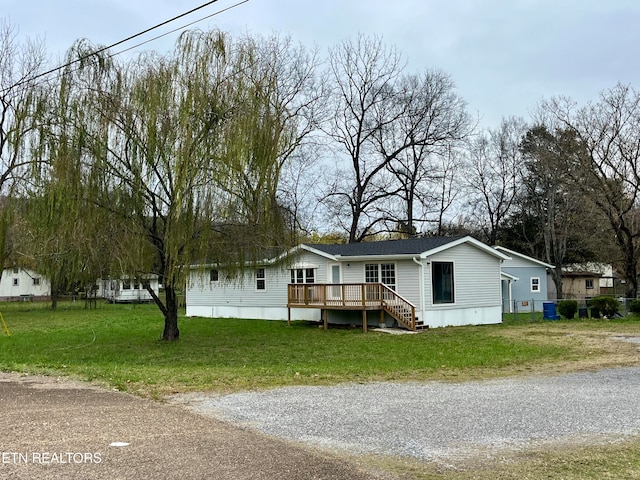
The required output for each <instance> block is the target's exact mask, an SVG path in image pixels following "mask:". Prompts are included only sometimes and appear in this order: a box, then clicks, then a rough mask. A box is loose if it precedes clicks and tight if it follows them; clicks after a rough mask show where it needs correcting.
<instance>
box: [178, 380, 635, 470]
mask: <svg viewBox="0 0 640 480" xmlns="http://www.w3.org/2000/svg"><path fill="white" fill-rule="evenodd" d="M177 400H178V401H179V402H181V403H187V404H188V405H189V407H190V408H191V409H193V410H195V411H198V412H200V413H206V414H210V415H214V416H215V417H217V418H220V419H223V420H227V421H231V422H234V423H240V424H244V425H246V426H249V427H251V428H254V429H257V430H259V431H262V432H264V433H267V434H269V435H273V436H276V437H281V438H284V439H288V440H294V441H301V442H304V443H307V444H309V445H312V446H321V447H325V448H329V449H334V448H337V449H347V450H348V451H350V452H353V453H382V454H390V455H398V456H408V457H414V458H418V459H423V460H431V461H447V460H448V459H452V458H457V459H461V458H465V457H468V456H471V455H474V454H478V452H486V454H488V455H490V454H491V453H492V452H494V453H495V452H496V451H500V450H504V449H507V450H513V449H520V448H522V447H526V446H530V445H536V444H546V443H548V442H572V443H573V442H581V443H584V442H587V443H589V442H590V443H598V442H602V441H611V440H614V439H616V438H620V437H622V436H627V435H637V434H638V433H640V368H637V367H633V368H620V369H610V370H603V371H599V372H589V373H574V374H568V375H562V376H557V377H534V378H518V379H513V378H510V379H500V380H492V381H481V382H465V383H458V384H449V383H440V382H427V383H376V384H364V385H361V384H350V385H340V386H334V387H287V388H278V389H275V390H269V391H264V392H243V393H237V394H232V395H225V396H219V397H213V396H211V397H207V396H206V395H200V396H197V395H195V396H194V395H191V396H183V397H181V398H179V399H177Z"/></svg>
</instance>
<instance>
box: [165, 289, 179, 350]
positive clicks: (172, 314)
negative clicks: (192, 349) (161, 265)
mask: <svg viewBox="0 0 640 480" xmlns="http://www.w3.org/2000/svg"><path fill="white" fill-rule="evenodd" d="M165 296H166V298H165V308H164V310H163V314H164V332H162V340H164V341H167V342H175V341H176V340H178V339H179V338H180V330H178V299H177V296H176V291H175V289H174V288H173V286H168V285H165Z"/></svg>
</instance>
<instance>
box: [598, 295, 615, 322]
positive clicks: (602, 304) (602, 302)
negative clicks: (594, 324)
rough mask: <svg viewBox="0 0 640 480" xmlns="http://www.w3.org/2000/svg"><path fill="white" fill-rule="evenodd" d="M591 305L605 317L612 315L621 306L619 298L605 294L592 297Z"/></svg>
mask: <svg viewBox="0 0 640 480" xmlns="http://www.w3.org/2000/svg"><path fill="white" fill-rule="evenodd" d="M591 307H592V308H595V309H596V310H597V311H598V312H600V313H601V314H602V315H604V316H605V317H612V316H614V315H615V314H616V313H617V312H618V309H619V308H620V302H619V301H618V299H617V298H613V297H605V296H604V295H601V296H599V297H593V298H592V299H591Z"/></svg>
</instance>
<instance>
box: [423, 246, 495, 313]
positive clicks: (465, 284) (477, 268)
mask: <svg viewBox="0 0 640 480" xmlns="http://www.w3.org/2000/svg"><path fill="white" fill-rule="evenodd" d="M427 262H453V263H454V283H455V303H454V304H447V303H444V304H434V303H433V292H432V283H431V281H432V279H431V268H430V267H431V265H428V266H426V268H425V269H424V274H425V281H424V287H425V301H426V302H427V309H429V308H435V309H451V308H463V307H488V306H496V305H497V306H501V305H502V300H501V296H502V295H501V283H500V260H499V259H498V258H496V257H494V256H492V255H489V254H488V253H486V252H484V251H482V250H480V249H478V248H476V247H474V246H473V245H470V244H466V243H463V244H461V245H458V246H455V247H452V248H450V249H447V250H444V251H442V252H440V253H437V254H435V255H432V256H430V257H429V258H428V259H427ZM427 323H428V322H427Z"/></svg>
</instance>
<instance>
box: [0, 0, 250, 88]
mask: <svg viewBox="0 0 640 480" xmlns="http://www.w3.org/2000/svg"><path fill="white" fill-rule="evenodd" d="M218 1H219V0H211V1H209V2H206V3H203V4H202V5H200V6H198V7H195V8H192V9H191V10H189V11H187V12H184V13H181V14H180V15H176V16H175V17H173V18H170V19H169V20H165V21H163V22H161V23H158V24H156V25H154V26H153V27H149V28H147V29H145V30H143V31H141V32H138V33H136V34H134V35H130V36H129V37H127V38H125V39H123V40H119V41H117V42H115V43H112V44H111V45H108V46H106V47H102V48H100V49H98V50H96V51H94V52H91V53H89V54H87V55H83V56H81V57H79V58H76V59H74V60H72V61H70V62H67V63H65V64H62V65H59V66H57V67H55V68H52V69H50V70H47V71H45V72H42V73H39V74H38V75H35V76H33V77H29V78H27V79H23V80H21V81H19V82H17V83H15V84H13V85H11V86H10V87H6V88H4V89H2V90H0V93H5V92H7V91H9V90H11V89H13V88H15V87H17V86H19V85H22V84H24V83H27V82H32V81H34V80H37V79H39V78H42V77H45V76H47V75H50V74H52V73H55V72H57V71H59V70H62V69H64V68H67V67H70V66H71V65H74V64H76V63H79V62H82V61H83V60H86V59H87V58H89V57H92V56H93V55H97V54H100V53H102V52H104V51H106V50H110V49H112V48H114V47H117V46H118V45H122V44H123V43H126V42H129V41H131V40H133V39H134V38H138V37H140V36H142V35H144V34H146V33H149V32H151V31H153V30H156V29H158V28H160V27H162V26H164V25H167V24H169V23H171V22H175V21H176V20H179V19H180V18H183V17H186V16H187V15H191V14H192V13H194V12H197V11H198V10H202V9H203V8H206V7H208V6H210V5H212V4H214V3H216V2H218ZM248 1H249V0H243V1H241V2H239V3H236V4H234V5H231V6H230V7H227V8H224V9H222V10H219V11H217V12H215V13H212V14H210V15H207V16H206V17H203V18H200V19H198V20H196V21H193V22H191V23H188V24H186V25H183V26H182V27H179V28H176V29H174V30H171V31H169V32H167V33H164V34H162V35H158V36H156V37H154V38H152V39H150V40H147V41H144V42H141V43H139V44H137V45H134V46H133V47H129V48H126V49H124V50H121V51H120V52H117V53H114V54H113V55H110V56H111V57H113V56H115V55H119V54H121V53H124V52H127V51H129V50H132V49H134V48H137V47H139V46H141V45H144V44H146V43H149V42H152V41H154V40H157V39H159V38H162V37H164V36H166V35H170V34H171V33H174V32H177V31H178V30H182V29H184V28H186V27H189V26H191V25H193V24H195V23H198V22H201V21H202V20H205V19H207V18H211V17H213V16H215V15H219V14H220V13H222V12H226V11H228V10H231V9H232V8H235V7H237V6H239V5H242V4H243V3H247V2H248Z"/></svg>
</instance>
